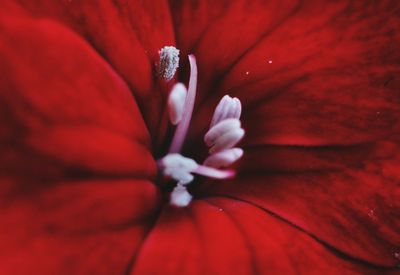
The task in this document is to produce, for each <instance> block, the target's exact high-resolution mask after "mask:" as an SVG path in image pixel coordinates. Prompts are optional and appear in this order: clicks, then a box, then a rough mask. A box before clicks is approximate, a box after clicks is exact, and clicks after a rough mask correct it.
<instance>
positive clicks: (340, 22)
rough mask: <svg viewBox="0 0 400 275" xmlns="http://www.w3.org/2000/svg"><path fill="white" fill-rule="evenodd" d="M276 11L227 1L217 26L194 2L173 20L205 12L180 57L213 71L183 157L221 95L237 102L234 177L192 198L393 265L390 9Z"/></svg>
mask: <svg viewBox="0 0 400 275" xmlns="http://www.w3.org/2000/svg"><path fill="white" fill-rule="evenodd" d="M278 2H280V1H254V2H252V4H250V5H246V4H245V3H244V1H243V2H242V1H235V3H234V4H233V5H232V6H230V8H228V9H225V10H223V11H221V13H220V15H218V16H217V15H215V14H213V13H211V11H217V10H218V8H214V6H213V5H211V4H208V5H207V4H206V3H205V2H203V3H204V4H198V3H196V4H187V6H189V7H187V6H186V8H182V11H181V13H177V14H176V15H174V18H176V19H175V22H179V25H185V24H184V22H187V21H185V20H187V18H190V17H191V16H188V15H187V14H197V15H198V14H207V16H208V17H207V16H204V17H203V18H209V19H208V20H207V22H206V23H202V25H201V26H202V27H199V30H198V32H199V33H201V35H199V36H197V38H198V41H196V42H192V44H190V43H188V44H187V47H188V49H187V50H188V51H190V50H193V51H194V53H195V54H196V56H198V59H199V60H202V57H204V58H208V57H210V56H215V57H214V58H210V60H207V61H204V62H205V64H207V62H213V64H212V66H209V65H205V67H201V65H200V75H202V74H203V75H205V76H203V79H202V81H203V85H204V86H200V87H201V89H200V90H201V91H202V93H203V95H202V96H200V97H199V101H200V106H199V107H198V108H197V113H196V114H195V117H194V123H195V126H194V127H193V128H192V129H193V130H192V133H191V137H192V138H193V142H192V143H188V146H187V148H188V153H196V152H192V151H193V149H192V150H190V148H193V145H194V144H197V146H198V145H199V144H201V143H202V140H201V139H202V134H204V133H205V132H206V129H207V127H208V124H209V119H206V118H207V117H209V118H211V114H212V110H213V108H215V106H216V103H217V101H218V100H219V99H220V98H221V97H222V96H223V95H224V94H229V95H231V96H237V97H239V98H240V99H241V101H242V104H243V110H244V111H243V122H244V127H245V129H246V130H247V134H246V138H245V140H244V142H243V144H242V145H243V146H244V148H245V157H244V158H243V160H242V161H241V163H240V165H239V169H240V172H241V174H242V176H240V178H239V179H238V180H237V181H236V182H227V183H217V182H213V183H210V185H208V186H207V187H204V188H202V187H200V189H202V193H201V194H202V196H203V195H204V196H206V195H207V194H208V195H211V194H218V195H222V196H229V197H231V198H237V199H240V200H244V201H248V202H251V203H253V204H255V205H257V206H259V207H262V208H264V209H268V210H270V211H272V212H273V213H275V214H277V215H278V216H280V217H282V218H284V219H285V220H287V221H289V222H290V223H292V224H294V225H296V226H298V227H300V228H302V229H303V230H305V231H306V232H308V233H309V234H311V235H312V236H314V237H315V238H316V239H318V240H319V241H320V242H321V243H326V244H328V245H329V246H332V247H334V248H335V249H338V250H339V251H341V253H344V254H345V255H347V256H349V257H350V258H353V259H357V260H361V261H364V262H365V263H368V264H371V265H376V266H382V267H394V266H396V265H397V264H398V263H399V260H400V259H399V249H400V243H399V240H400V224H399V220H400V219H399V210H400V204H399V199H398V198H399V184H398V183H399V180H400V178H399V176H400V175H399V173H398V172H397V167H399V165H400V162H399V161H400V159H399V157H398V156H399V135H398V133H399V130H400V127H399V126H400V123H399V114H400V107H399V106H400V104H399V103H400V94H399V90H400V82H399V78H398V75H399V73H400V55H399V53H400V51H399V46H398V45H399V42H400V36H399V33H398V31H397V26H398V25H399V24H400V14H399V11H400V9H399V8H400V5H399V3H398V2H396V1H379V2H374V1H363V2H357V1H335V2H332V1H291V2H290V3H292V4H291V5H289V4H284V5H283V7H286V8H287V10H285V9H284V8H282V9H276V7H274V6H273V3H275V5H279V4H278ZM271 5H272V6H271ZM194 7H201V8H197V9H195V8H194ZM221 9H222V4H221ZM249 11H251V12H250V13H249ZM248 14H252V16H251V18H248ZM266 14H270V16H266ZM257 20H258V21H257ZM249 21H250V22H252V24H250V23H249V25H247V23H248V22H249ZM217 22H218V23H217ZM223 22H235V24H229V25H230V26H233V25H234V26H237V28H238V29H241V28H244V31H241V32H237V33H236V31H231V30H229V29H228V28H227V27H225V28H223V27H222V26H223V25H224V24H223ZM255 22H257V24H256V23H255ZM271 22H279V23H277V24H271ZM200 29H201V30H200ZM217 30H219V31H217ZM222 30H225V31H222ZM216 33H218V34H219V35H216ZM241 34H243V35H241ZM235 35H237V37H235V38H232V36H235ZM192 36H193V34H192V32H190V31H188V30H187V29H183V28H182V29H181V33H178V34H177V37H178V41H180V39H181V40H186V38H187V37H189V38H190V37H192ZM209 37H210V38H209ZM208 39H209V40H208ZM192 40H193V39H192ZM192 40H190V39H189V41H192ZM225 42H227V43H226V44H224V43H225ZM193 45H194V46H193ZM215 45H220V46H219V47H216V46H215ZM227 55H229V58H227V57H226V56H227ZM218 57H220V58H218ZM199 63H200V64H202V62H201V61H199ZM204 152H205V149H204ZM198 156H199V158H201V157H204V155H201V154H198Z"/></svg>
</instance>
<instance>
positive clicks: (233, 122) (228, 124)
mask: <svg viewBox="0 0 400 275" xmlns="http://www.w3.org/2000/svg"><path fill="white" fill-rule="evenodd" d="M234 129H240V120H239V119H236V118H229V119H225V120H223V121H221V122H219V123H218V124H217V125H215V126H213V127H211V129H210V130H208V132H207V133H206V135H205V136H204V142H205V144H206V145H207V146H212V145H214V144H215V143H216V140H217V139H218V138H219V137H221V136H222V135H223V134H225V133H227V132H229V131H232V130H234Z"/></svg>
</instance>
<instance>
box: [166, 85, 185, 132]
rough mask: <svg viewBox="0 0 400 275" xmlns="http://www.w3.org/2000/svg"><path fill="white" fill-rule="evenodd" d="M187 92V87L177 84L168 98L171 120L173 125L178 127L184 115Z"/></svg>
mask: <svg viewBox="0 0 400 275" xmlns="http://www.w3.org/2000/svg"><path fill="white" fill-rule="evenodd" d="M186 94H187V90H186V87H185V85H183V84H182V83H177V84H175V85H174V87H173V88H172V90H171V93H170V94H169V97H168V111H169V119H170V121H171V123H172V124H173V125H177V124H178V123H179V122H180V121H181V119H182V115H183V109H184V107H185V100H186Z"/></svg>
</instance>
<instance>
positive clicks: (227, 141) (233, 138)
mask: <svg viewBox="0 0 400 275" xmlns="http://www.w3.org/2000/svg"><path fill="white" fill-rule="evenodd" d="M243 136H244V130H243V129H242V128H235V129H232V130H230V131H229V132H226V133H225V134H223V135H222V136H219V137H218V138H217V139H216V140H215V143H214V145H213V146H212V147H211V148H210V150H208V152H209V153H210V154H213V153H215V152H219V151H222V150H225V149H230V148H232V147H233V146H235V145H236V144H237V143H238V142H239V141H240V140H241V139H242V138H243Z"/></svg>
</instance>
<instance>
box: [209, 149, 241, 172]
mask: <svg viewBox="0 0 400 275" xmlns="http://www.w3.org/2000/svg"><path fill="white" fill-rule="evenodd" d="M242 156H243V150H242V149H241V148H231V149H227V150H223V151H220V152H218V153H215V154H212V155H210V156H209V157H208V158H207V159H206V160H205V161H204V165H205V166H209V167H214V168H221V167H228V166H229V165H231V164H232V163H234V162H235V161H237V160H238V159H240V158H241V157H242Z"/></svg>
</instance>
